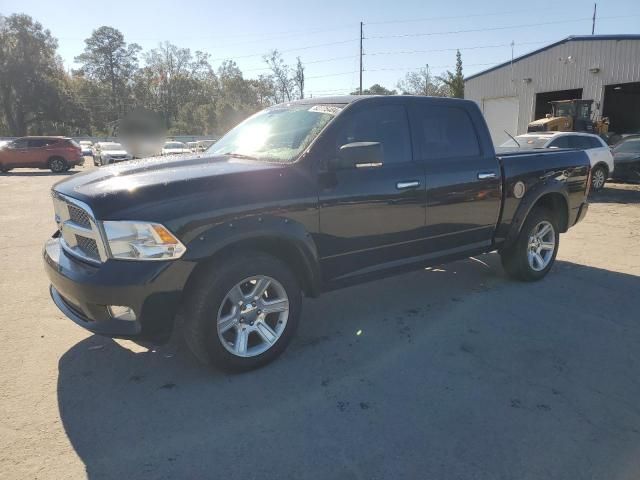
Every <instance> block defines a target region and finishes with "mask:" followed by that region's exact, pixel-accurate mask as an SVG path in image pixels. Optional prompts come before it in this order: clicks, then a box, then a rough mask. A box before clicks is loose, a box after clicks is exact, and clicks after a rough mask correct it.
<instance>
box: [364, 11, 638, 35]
mask: <svg viewBox="0 0 640 480" xmlns="http://www.w3.org/2000/svg"><path fill="white" fill-rule="evenodd" d="M638 16H640V15H616V16H610V17H600V19H601V20H602V19H612V18H629V17H638ZM585 20H591V17H583V18H576V19H573V20H557V21H553V22H541V23H525V24H520V25H506V26H501V27H487V28H469V29H465V30H450V31H442V32H419V33H402V34H396V35H376V36H373V37H366V39H367V40H374V39H381V38H408V37H430V36H435V35H455V34H458V33H476V32H492V31H496V30H512V29H517V28H529V27H542V26H546V25H559V24H562V23H575V22H583V21H585Z"/></svg>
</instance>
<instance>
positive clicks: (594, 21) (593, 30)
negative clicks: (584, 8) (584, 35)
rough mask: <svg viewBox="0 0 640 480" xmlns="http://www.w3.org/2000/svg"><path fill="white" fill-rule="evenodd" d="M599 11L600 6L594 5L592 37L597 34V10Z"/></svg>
mask: <svg viewBox="0 0 640 480" xmlns="http://www.w3.org/2000/svg"><path fill="white" fill-rule="evenodd" d="M597 9H598V4H597V3H594V4H593V21H592V22H591V35H593V34H594V33H595V32H596V10H597Z"/></svg>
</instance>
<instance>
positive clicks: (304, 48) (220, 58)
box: [211, 39, 357, 62]
mask: <svg viewBox="0 0 640 480" xmlns="http://www.w3.org/2000/svg"><path fill="white" fill-rule="evenodd" d="M355 41H357V39H349V40H340V41H337V42H328V43H317V44H315V45H307V46H306V47H297V48H288V49H286V50H278V51H279V52H280V53H287V52H298V51H301V50H310V49H313V48H319V47H329V46H333V45H343V44H345V43H351V42H355ZM264 54H265V52H262V53H255V54H250V55H240V56H238V55H235V56H233V57H218V58H212V59H211V61H212V62H216V61H220V60H236V59H238V58H252V57H262V56H263V55H264Z"/></svg>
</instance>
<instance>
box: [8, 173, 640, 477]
mask: <svg viewBox="0 0 640 480" xmlns="http://www.w3.org/2000/svg"><path fill="white" fill-rule="evenodd" d="M87 168H92V167H87ZM61 178H63V176H60V175H57V176H56V175H52V174H50V173H49V172H44V171H42V172H40V171H26V170H25V171H14V172H11V173H10V174H7V175H0V291H2V292H3V296H2V299H3V302H2V307H0V345H1V347H0V477H1V478H7V479H14V478H47V479H49V478H84V477H89V478H122V479H129V478H228V479H236V478H238V479H240V478H242V479H250V478H261V479H267V478H269V479H270V478H277V479H287V478H312V479H322V480H326V479H342V478H344V479H383V478H384V479H394V480H395V479H415V478H437V479H449V478H455V479H470V478H473V479H492V480H495V479H541V478H544V479H568V478H571V479H583V478H589V479H600V478H606V479H637V478H640V403H639V402H638V398H640V348H639V347H640V186H631V185H610V186H608V187H607V188H606V189H605V190H604V191H603V192H602V193H599V194H598V195H596V196H594V198H593V199H592V205H591V208H590V210H589V213H588V215H587V218H586V219H585V221H584V222H582V223H581V224H579V225H578V226H577V227H575V228H574V229H572V230H571V231H570V232H569V233H568V234H566V235H564V236H563V237H562V239H561V247H560V252H559V255H558V261H557V263H556V266H555V267H554V269H553V270H552V271H551V273H550V274H549V276H548V277H547V278H546V279H545V280H544V281H542V282H538V283H535V284H523V283H514V282H511V281H509V280H507V279H506V278H505V275H504V273H503V271H502V268H501V267H500V262H499V259H498V258H497V256H496V255H495V254H489V255H484V256H481V257H478V258H476V259H469V260H464V261H459V262H456V263H453V264H449V265H444V266H442V267H440V268H434V269H429V270H423V271H419V272H414V273H411V274H407V275H403V276H400V277H396V278H391V279H388V280H384V281H379V282H375V283H370V284H366V285H361V286H357V287H352V288H349V289H345V290H341V291H337V292H332V293H330V294H327V295H325V296H323V297H321V298H319V299H316V300H306V301H305V302H304V312H303V318H302V322H301V328H300V330H299V332H298V335H297V338H296V339H295V340H294V342H293V343H292V345H291V347H290V348H289V350H288V351H287V352H286V353H285V354H284V355H283V356H282V357H281V358H280V359H279V360H278V361H276V362H275V363H274V364H272V365H270V366H268V367H266V368H263V369H261V370H258V371H255V372H251V373H247V374H243V375H227V374H223V373H220V372H217V371H211V370H207V369H203V368H201V367H199V366H198V365H197V364H196V362H195V361H194V360H193V359H192V358H191V356H190V355H189V353H188V352H187V351H186V350H185V349H184V347H183V346H182V344H181V343H180V342H178V341H173V342H171V343H169V344H167V345H164V346H161V347H158V348H151V349H149V348H145V347H142V346H140V345H137V344H135V343H133V342H127V341H113V340H110V339H105V338H101V337H97V336H93V335H91V334H89V333H87V332H85V331H84V330H82V329H81V328H79V327H77V326H76V325H75V324H73V323H72V322H71V321H69V320H67V319H66V318H65V317H64V316H63V315H62V314H61V313H60V312H59V311H58V310H57V309H56V307H55V306H54V305H53V303H52V302H51V300H50V298H49V295H48V291H47V287H48V284H47V279H46V278H45V275H44V273H43V268H42V260H41V247H42V244H43V242H44V241H45V239H46V238H47V237H48V236H49V235H50V234H51V233H52V232H53V230H54V228H55V226H54V220H53V211H52V206H51V200H50V196H49V189H50V186H51V185H52V184H53V183H54V182H55V181H57V180H59V179H61ZM358 331H360V334H359V335H358V334H357V332H358Z"/></svg>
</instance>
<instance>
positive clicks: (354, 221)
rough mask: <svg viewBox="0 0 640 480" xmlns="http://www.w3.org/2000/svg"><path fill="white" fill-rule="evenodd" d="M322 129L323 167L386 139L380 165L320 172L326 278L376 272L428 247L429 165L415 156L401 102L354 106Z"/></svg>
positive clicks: (320, 247)
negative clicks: (345, 150)
mask: <svg viewBox="0 0 640 480" xmlns="http://www.w3.org/2000/svg"><path fill="white" fill-rule="evenodd" d="M331 127H332V128H331V130H330V131H329V132H326V134H323V139H322V141H323V146H322V148H321V151H322V152H323V153H322V155H323V156H325V157H326V158H324V159H319V160H320V162H319V164H320V165H323V164H326V161H328V160H329V159H330V158H331V157H334V158H335V157H336V156H337V154H338V151H339V148H340V147H341V146H343V145H346V144H348V143H353V142H380V143H381V144H382V147H383V150H384V159H383V162H382V163H381V164H379V163H372V164H369V165H367V166H362V167H361V168H349V169H331V168H324V167H321V171H320V172H319V177H318V182H319V200H320V232H321V234H320V236H319V237H318V241H317V245H318V250H319V254H320V257H321V260H322V267H323V274H324V276H325V278H326V279H327V280H328V279H335V278H338V277H344V276H347V275H349V274H350V273H355V272H362V273H366V272H365V270H375V269H376V268H379V267H381V266H383V265H389V264H390V263H393V262H394V261H402V260H403V259H407V258H409V257H412V256H416V255H419V254H420V253H421V252H422V249H421V240H422V238H423V235H424V219H425V216H424V208H425V195H424V193H425V186H424V169H423V167H422V165H421V164H419V163H417V162H415V161H414V158H413V148H412V143H411V134H410V130H409V120H408V114H407V111H406V109H405V106H404V105H403V103H402V102H401V101H398V103H392V102H391V103H390V102H388V101H385V102H384V103H381V102H375V101H372V100H367V101H363V102H361V104H356V105H353V106H352V107H351V108H350V109H349V110H348V111H345V112H344V114H343V115H341V116H340V117H338V118H337V119H336V123H335V124H332V125H331Z"/></svg>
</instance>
